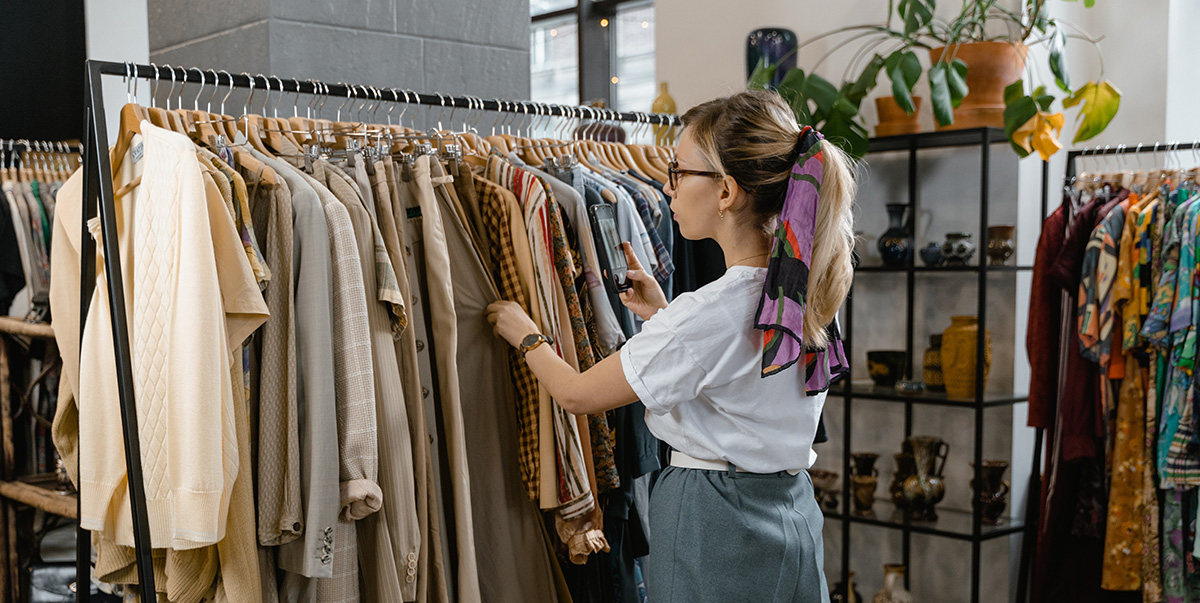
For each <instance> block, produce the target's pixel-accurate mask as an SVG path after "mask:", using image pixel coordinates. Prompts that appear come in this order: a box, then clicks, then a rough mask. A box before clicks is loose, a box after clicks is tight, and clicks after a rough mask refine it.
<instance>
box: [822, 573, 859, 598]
mask: <svg viewBox="0 0 1200 603" xmlns="http://www.w3.org/2000/svg"><path fill="white" fill-rule="evenodd" d="M847 573H848V574H849V575H850V578H849V582H850V588H846V585H844V584H842V583H841V582H838V583H837V584H835V585H833V592H830V593H829V603H864V602H863V598H862V595H860V594H858V588H856V587H855V586H854V572H847Z"/></svg>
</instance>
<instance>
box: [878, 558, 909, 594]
mask: <svg viewBox="0 0 1200 603" xmlns="http://www.w3.org/2000/svg"><path fill="white" fill-rule="evenodd" d="M906 569H907V568H906V567H904V566H903V565H901V564H899V563H889V564H887V565H884V566H883V589H882V590H880V591H879V592H877V593H875V597H874V598H873V599H871V603H912V602H913V597H912V593H910V592H908V590H906V589H905V588H904V571H905V570H906Z"/></svg>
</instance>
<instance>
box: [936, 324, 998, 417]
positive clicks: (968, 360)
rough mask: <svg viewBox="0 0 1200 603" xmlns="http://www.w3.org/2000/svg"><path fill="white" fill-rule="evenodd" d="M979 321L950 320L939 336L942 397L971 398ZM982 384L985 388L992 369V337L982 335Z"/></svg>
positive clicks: (973, 395) (973, 385)
mask: <svg viewBox="0 0 1200 603" xmlns="http://www.w3.org/2000/svg"><path fill="white" fill-rule="evenodd" d="M978 341H979V319H978V318H976V317H975V316H951V317H950V327H949V328H947V329H946V330H945V331H943V332H942V376H943V379H944V380H945V382H946V395H947V396H949V397H951V398H974V397H975V368H976V366H975V365H976V362H977V361H978V358H977V355H976V346H977V344H978ZM983 345H984V348H983V349H984V352H983V361H984V362H983V382H984V384H985V387H986V383H987V377H988V370H989V369H990V368H991V365H992V336H991V333H988V332H986V331H985V332H984V344H983Z"/></svg>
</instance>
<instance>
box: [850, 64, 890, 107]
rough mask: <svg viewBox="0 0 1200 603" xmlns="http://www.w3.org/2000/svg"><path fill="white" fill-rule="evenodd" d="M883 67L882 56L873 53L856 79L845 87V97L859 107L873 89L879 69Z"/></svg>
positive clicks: (877, 78)
mask: <svg viewBox="0 0 1200 603" xmlns="http://www.w3.org/2000/svg"><path fill="white" fill-rule="evenodd" d="M880 69H883V57H881V56H879V55H875V56H874V58H872V59H871V62H870V63H867V66H866V67H865V68H863V72H862V73H860V74H859V76H858V79H857V80H855V81H854V82H853V83H851V84H850V85H849V86H848V87H847V89H846V93H845V96H846V98H847V99H848V100H849V101H850V102H852V103H854V106H855V107H861V106H862V101H863V99H864V98H866V97H867V95H868V94H870V93H871V90H874V89H875V86H876V84H877V82H878V80H879V70H880Z"/></svg>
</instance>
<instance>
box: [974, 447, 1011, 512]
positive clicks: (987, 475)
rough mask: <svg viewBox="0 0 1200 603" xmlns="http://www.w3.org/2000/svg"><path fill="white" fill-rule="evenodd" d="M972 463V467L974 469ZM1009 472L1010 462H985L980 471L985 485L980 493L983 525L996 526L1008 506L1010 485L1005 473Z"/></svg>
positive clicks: (979, 489)
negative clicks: (1005, 478)
mask: <svg viewBox="0 0 1200 603" xmlns="http://www.w3.org/2000/svg"><path fill="white" fill-rule="evenodd" d="M974 466H975V464H974V463H972V464H971V467H972V468H974ZM1007 470H1008V461H983V467H982V468H981V469H980V474H981V479H982V480H983V483H982V484H981V485H980V487H979V488H977V490H978V491H979V505H980V507H981V508H982V513H983V523H985V524H988V525H993V526H994V525H996V524H997V523H999V522H1000V516H1001V515H1004V509H1005V507H1007V506H1008V489H1009V484H1008V482H1007V481H1005V480H1004V472H1005V471H1007Z"/></svg>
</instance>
